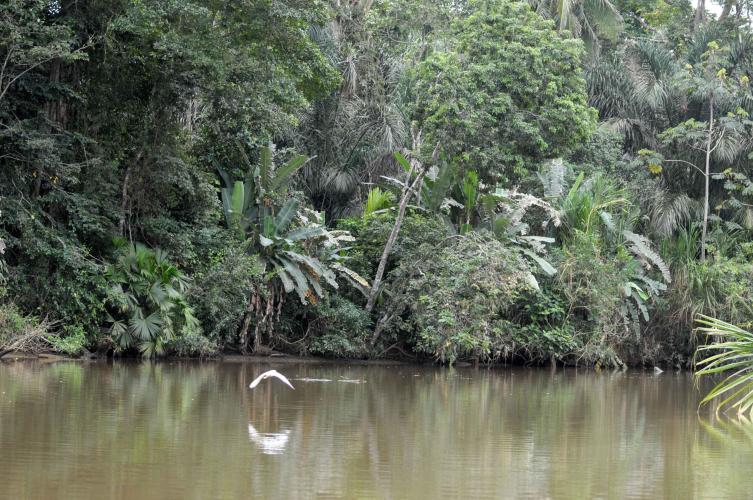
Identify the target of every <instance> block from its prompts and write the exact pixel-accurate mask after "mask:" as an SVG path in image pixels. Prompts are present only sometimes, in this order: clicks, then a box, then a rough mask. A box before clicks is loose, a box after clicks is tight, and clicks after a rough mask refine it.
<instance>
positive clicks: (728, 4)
mask: <svg viewBox="0 0 753 500" xmlns="http://www.w3.org/2000/svg"><path fill="white" fill-rule="evenodd" d="M736 4H737V0H725V2H724V8H723V9H722V13H721V14H719V19H718V21H719V22H720V23H721V22H723V21H724V20H725V19H727V17H729V15H730V12H732V6H733V5H736Z"/></svg>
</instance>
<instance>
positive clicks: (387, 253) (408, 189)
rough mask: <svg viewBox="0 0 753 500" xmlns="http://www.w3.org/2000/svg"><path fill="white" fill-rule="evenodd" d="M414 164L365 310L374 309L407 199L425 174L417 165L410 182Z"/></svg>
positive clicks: (409, 172) (403, 216)
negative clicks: (415, 174)
mask: <svg viewBox="0 0 753 500" xmlns="http://www.w3.org/2000/svg"><path fill="white" fill-rule="evenodd" d="M411 163H413V162H411ZM415 165H417V163H415V164H413V165H411V169H410V170H409V171H408V180H407V182H406V183H405V187H404V188H403V193H402V195H401V197H400V205H399V208H398V211H397V217H396V218H395V225H394V226H393V227H392V231H390V236H389V238H387V243H386V244H385V245H384V251H383V252H382V258H381V259H379V267H377V272H376V275H375V276H374V282H373V283H372V285H371V292H369V300H368V301H367V303H366V311H367V312H371V311H372V310H373V309H374V304H375V303H376V298H377V295H378V294H379V286H380V285H381V284H382V278H383V277H384V270H385V268H386V267H387V259H388V258H389V257H390V253H392V247H393V246H395V242H396V241H397V236H398V234H399V233H400V226H402V224H403V219H404V218H405V208H406V207H407V206H408V200H410V197H411V195H412V194H413V188H414V187H415V186H416V185H418V183H420V182H421V181H422V180H423V178H424V174H426V169H425V168H423V167H420V166H419V168H420V170H419V172H418V175H417V176H416V179H415V180H414V181H413V182H412V183H411V182H410V177H411V175H413V171H414V166H415Z"/></svg>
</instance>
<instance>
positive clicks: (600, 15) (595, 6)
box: [530, 0, 622, 51]
mask: <svg viewBox="0 0 753 500" xmlns="http://www.w3.org/2000/svg"><path fill="white" fill-rule="evenodd" d="M530 3H531V6H532V7H533V8H534V10H535V11H536V12H537V13H538V14H541V16H542V17H544V18H545V19H553V20H554V21H555V22H556V23H557V30H558V31H560V32H563V31H569V32H570V33H572V35H573V36H576V37H580V38H582V39H583V41H584V42H585V43H586V45H587V46H588V47H589V48H590V49H591V50H592V51H598V49H599V47H600V45H601V40H602V39H606V40H610V41H614V40H615V39H616V38H617V34H618V33H619V32H620V31H621V29H622V16H620V13H619V11H618V10H617V8H616V7H615V5H614V4H613V3H612V2H610V1H609V0H574V1H570V2H561V1H552V0H532V1H531V2H530Z"/></svg>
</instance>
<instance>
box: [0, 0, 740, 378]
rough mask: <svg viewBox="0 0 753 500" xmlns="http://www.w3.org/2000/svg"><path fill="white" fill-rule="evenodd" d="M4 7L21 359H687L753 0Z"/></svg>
mask: <svg viewBox="0 0 753 500" xmlns="http://www.w3.org/2000/svg"><path fill="white" fill-rule="evenodd" d="M709 2H710V3H706V2H705V0H698V2H697V3H696V4H691V3H690V2H689V1H688V0H576V1H573V2H551V1H549V0H530V1H525V0H237V1H233V2H225V1H220V0H181V1H177V0H4V1H3V2H2V3H0V251H2V255H1V257H2V263H1V264H0V266H1V267H0V279H1V281H0V295H1V297H0V353H3V352H5V351H7V350H10V349H25V350H34V349H51V350H55V351H59V352H63V353H66V354H71V355H78V354H81V353H85V352H87V351H89V352H99V353H107V354H111V355H118V356H125V355H137V356H145V357H155V356H164V355H176V356H211V355H214V354H217V353H221V352H225V353H229V352H235V353H254V352H256V353H262V352H269V350H270V349H274V350H275V351H279V352H284V353H290V354H299V355H318V356H325V357H342V358H380V357H399V358H412V359H418V360H436V361H438V362H443V363H453V362H458V361H477V362H483V363H485V362H509V363H524V364H539V363H549V362H558V363H560V364H569V365H575V364H579V365H590V366H623V365H626V364H627V365H640V364H663V365H667V366H689V365H690V364H691V363H692V360H693V352H694V350H695V348H696V347H697V345H698V343H699V342H705V339H704V338H700V337H697V336H695V335H694V334H693V328H694V320H695V318H696V317H697V316H698V315H706V316H709V317H718V318H721V319H723V320H724V321H726V322H729V323H730V324H734V325H737V326H739V327H740V328H743V329H744V328H750V327H751V326H753V308H752V307H751V304H753V239H751V236H752V235H753V181H751V176H753V135H752V134H753V121H751V117H750V113H753V94H752V93H751V79H753V31H752V30H751V19H753V17H751V16H753V13H752V12H751V10H752V9H753V4H752V3H751V1H750V0H725V1H724V2H723V3H722V4H717V3H714V2H715V0H709Z"/></svg>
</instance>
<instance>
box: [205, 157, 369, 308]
mask: <svg viewBox="0 0 753 500" xmlns="http://www.w3.org/2000/svg"><path fill="white" fill-rule="evenodd" d="M273 153H274V148H273V147H271V146H269V147H265V148H263V149H262V152H261V159H260V162H259V165H258V166H257V167H255V168H254V169H252V170H249V173H248V174H247V175H246V177H245V179H244V180H242V181H240V180H239V181H234V182H233V181H231V179H230V176H229V175H228V174H227V172H226V171H224V170H222V169H218V170H219V173H220V177H221V178H222V184H223V186H222V189H221V196H222V202H223V208H224V212H225V221H226V223H227V225H228V227H229V228H231V229H235V230H237V231H238V232H239V235H240V236H242V237H243V238H247V239H248V241H249V242H250V244H251V247H252V248H253V250H254V251H255V252H256V253H258V255H259V256H260V259H261V261H262V263H263V264H265V265H269V266H270V267H272V268H273V269H274V274H275V276H276V277H277V278H279V280H280V282H281V284H282V285H283V289H284V291H285V292H286V293H291V292H293V291H295V292H296V293H297V294H298V296H299V298H300V299H301V302H303V303H307V302H308V303H314V302H316V301H317V300H318V298H320V297H322V296H323V294H324V290H323V288H322V284H323V283H326V284H327V285H330V286H331V287H333V288H337V287H338V285H337V281H336V275H335V273H336V272H337V273H339V274H340V275H342V276H343V277H344V278H345V279H346V280H347V281H348V282H350V283H352V284H353V285H355V286H357V288H358V289H359V290H361V291H362V292H363V291H364V290H365V289H367V288H368V282H366V280H364V279H363V278H362V277H360V276H359V275H358V274H357V273H355V272H353V271H351V270H350V269H348V268H346V267H345V266H344V265H342V263H341V262H340V260H341V258H340V256H339V246H340V243H341V242H344V241H352V237H351V236H350V234H349V233H347V231H330V230H328V229H327V228H326V226H325V224H324V217H323V215H322V214H320V213H318V212H315V211H312V210H308V211H307V210H305V209H302V208H301V207H300V206H299V202H298V201H297V200H296V199H294V198H291V199H288V200H287V201H285V202H284V203H282V204H281V205H280V204H279V203H278V200H280V199H283V198H285V197H286V195H287V187H288V184H289V182H290V178H291V176H292V175H293V174H294V173H295V172H296V171H297V170H298V169H300V168H301V167H302V166H303V165H304V164H305V163H306V162H307V161H308V159H307V158H306V157H304V156H300V155H299V156H295V157H294V158H293V159H292V160H290V161H289V162H287V163H286V164H284V165H283V166H282V167H280V168H275V166H274V162H273ZM231 186H232V187H231Z"/></svg>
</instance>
